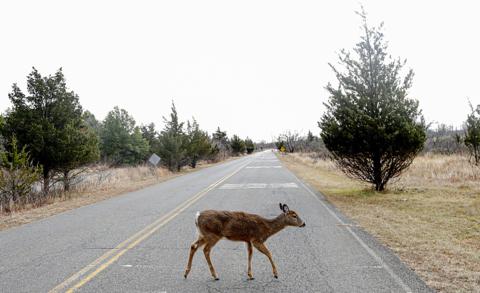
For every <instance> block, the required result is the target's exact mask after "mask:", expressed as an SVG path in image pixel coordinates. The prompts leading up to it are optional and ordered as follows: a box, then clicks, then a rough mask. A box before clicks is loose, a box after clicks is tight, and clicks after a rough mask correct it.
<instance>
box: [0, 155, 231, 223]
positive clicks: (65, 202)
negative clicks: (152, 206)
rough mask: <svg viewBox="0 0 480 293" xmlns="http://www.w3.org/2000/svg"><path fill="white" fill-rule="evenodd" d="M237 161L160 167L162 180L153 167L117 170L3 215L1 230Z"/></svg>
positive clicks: (0, 221) (0, 218) (1, 217)
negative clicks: (177, 168) (176, 169)
mask: <svg viewBox="0 0 480 293" xmlns="http://www.w3.org/2000/svg"><path fill="white" fill-rule="evenodd" d="M234 159H235V158H230V159H227V160H226V161H222V162H219V163H215V164H201V165H197V167H196V168H195V169H192V168H186V169H184V170H182V171H181V172H179V173H171V172H169V171H168V170H166V169H163V168H159V169H158V173H159V174H158V180H157V177H156V175H155V170H154V169H153V168H151V167H146V166H142V167H127V168H118V169H113V170H110V171H109V172H108V177H107V178H106V179H105V180H103V181H102V182H99V180H98V179H97V180H92V181H91V182H87V183H86V184H84V185H82V186H79V187H78V188H76V189H74V190H72V191H71V192H69V193H68V194H64V195H62V196H61V197H59V198H52V199H50V200H49V201H48V202H46V203H44V204H43V205H42V206H40V207H33V206H26V207H24V208H23V209H20V210H18V211H15V212H12V213H8V214H0V231H3V230H7V229H10V228H14V227H18V226H20V225H23V224H27V223H30V222H33V221H37V220H41V219H44V218H47V217H50V216H53V215H56V214H59V213H63V212H66V211H69V210H73V209H76V208H79V207H83V206H86V205H89V204H92V203H96V202H99V201H102V200H106V199H110V198H113V197H117V196H120V195H123V194H126V193H129V192H133V191H137V190H140V189H143V188H147V187H149V186H153V185H156V184H159V183H162V182H165V181H168V180H171V179H174V178H177V177H180V176H183V175H186V174H189V173H191V172H195V171H198V170H202V169H205V168H208V167H211V166H215V165H218V164H222V163H225V162H228V161H231V160H234Z"/></svg>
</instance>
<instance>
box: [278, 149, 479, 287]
mask: <svg viewBox="0 0 480 293" xmlns="http://www.w3.org/2000/svg"><path fill="white" fill-rule="evenodd" d="M278 157H279V159H280V160H281V161H282V163H283V164H284V165H285V166H286V167H287V168H288V169H289V170H290V171H292V172H293V173H295V174H296V175H297V176H298V177H300V178H301V179H302V180H304V181H305V182H307V183H308V184H310V185H311V186H312V187H314V188H315V189H317V190H318V191H319V192H321V193H322V194H323V195H324V196H325V198H326V199H327V200H328V201H329V202H330V203H332V204H334V205H335V206H336V207H337V208H338V209H340V210H341V211H342V212H344V213H345V214H347V215H348V216H349V217H351V218H352V219H354V220H355V221H356V222H357V223H358V224H359V225H360V226H362V227H364V228H365V229H366V230H368V231H369V232H370V233H371V234H372V235H374V236H375V237H376V238H377V239H378V240H379V241H380V242H382V243H383V244H385V245H386V246H387V247H389V248H390V249H391V250H392V251H393V252H394V253H396V254H397V255H398V257H399V258H400V259H402V260H403V262H405V263H406V264H407V265H408V266H410V268H412V269H413V270H415V271H416V272H417V273H418V274H419V275H420V276H421V277H422V278H423V279H424V280H425V281H426V282H427V284H428V285H429V286H431V287H432V288H434V289H435V290H437V291H439V292H480V196H479V194H480V182H478V179H477V178H480V171H479V170H478V168H473V167H471V166H470V165H469V164H468V163H467V162H466V159H465V158H463V157H460V156H458V157H456V156H450V157H442V156H426V157H419V158H417V159H416V160H415V161H414V163H413V164H412V166H411V167H410V169H409V171H408V172H407V173H405V174H404V175H403V176H402V178H401V179H400V180H398V181H397V182H396V183H394V184H392V185H391V186H390V187H389V190H387V191H386V192H381V193H377V192H374V191H372V190H371V189H369V188H368V187H367V186H365V185H363V184H361V183H359V182H356V181H353V180H350V179H348V178H347V177H345V176H344V175H343V174H342V172H341V171H339V170H338V169H337V168H336V167H335V166H334V164H333V163H332V162H330V161H314V160H312V159H310V158H309V157H308V156H307V155H301V154H293V155H288V156H285V157H282V156H281V155H279V156H278Z"/></svg>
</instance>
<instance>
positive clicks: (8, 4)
mask: <svg viewBox="0 0 480 293" xmlns="http://www.w3.org/2000/svg"><path fill="white" fill-rule="evenodd" d="M361 2H362V4H363V6H364V8H365V10H366V12H367V14H368V22H369V25H370V26H378V24H379V23H380V22H382V21H384V22H385V29H384V34H385V40H387V41H388V43H389V49H388V51H387V52H388V53H389V54H391V55H392V57H394V58H398V57H400V58H401V59H407V65H406V67H407V69H408V68H412V69H413V71H414V72H415V77H414V79H413V87H412V88H411V90H410V94H409V97H410V98H413V99H417V100H419V101H420V108H421V109H422V110H423V114H424V116H425V118H426V119H427V121H429V122H432V121H436V122H440V123H445V124H450V125H453V126H457V127H460V126H461V125H462V123H463V121H465V120H466V117H467V114H468V113H469V106H468V100H467V98H469V99H470V100H471V102H472V104H474V105H477V104H480V73H479V72H480V71H479V70H480V57H479V56H480V37H479V36H480V17H479V16H478V12H479V11H480V2H479V1H478V0H471V1H465V0H463V1H462V0H457V1H442V0H440V1H439V0H437V1H424V0H414V1H410V0H402V1H386V0H383V1H374V0H363V1H361ZM359 10H360V5H359V1H357V0H342V1H320V0H316V1H279V0H276V1H261V0H256V1H246V0H242V1H226V0H222V1H204V0H202V1H198V0H196V1H179V0H175V1H172V0H169V1H75V2H74V1H1V2H0V38H1V45H0V52H1V53H0V112H4V111H5V110H6V109H7V108H8V107H10V106H11V103H10V100H9V99H8V93H11V92H12V85H13V84H14V83H17V84H18V86H19V87H20V88H21V89H22V90H23V91H24V93H27V90H26V77H27V75H28V74H29V73H30V72H31V71H32V67H35V68H37V69H38V71H39V72H40V73H41V74H42V76H48V75H53V74H55V72H56V71H57V70H58V69H59V68H60V67H62V68H63V73H64V75H65V77H66V80H67V87H68V88H69V89H70V90H73V91H74V92H75V93H76V94H78V95H79V97H80V103H81V105H82V106H83V108H84V109H86V110H89V111H90V112H92V113H93V114H94V115H95V116H96V118H97V119H99V120H103V119H104V118H105V116H106V115H107V113H108V112H109V111H111V110H112V109H113V107H114V106H118V107H120V108H122V109H125V110H127V111H128V113H129V114H130V115H131V116H133V117H134V119H135V120H136V122H137V125H140V124H148V123H151V122H153V123H155V125H156V129H157V130H161V129H163V127H164V124H163V118H162V116H165V117H169V115H170V113H171V109H170V108H171V104H172V101H174V102H175V105H176V108H177V112H178V115H179V118H180V120H181V121H186V120H191V118H192V116H194V117H195V119H196V120H197V121H198V123H199V124H200V128H202V129H204V130H207V131H208V132H209V133H212V132H214V131H215V130H216V129H217V127H220V128H221V129H222V130H225V131H227V134H228V135H229V137H231V136H232V135H234V134H236V135H239V136H240V137H241V138H246V137H247V136H248V137H250V138H251V139H253V140H254V141H260V140H266V141H271V140H272V137H273V136H276V135H278V134H280V133H282V132H284V131H286V130H292V131H295V130H296V131H303V133H304V134H306V133H307V132H308V130H310V131H312V132H313V133H314V134H316V135H318V133H319V132H320V129H319V128H318V125H317V122H318V121H319V119H320V117H321V115H322V113H323V112H324V111H325V107H324V106H323V102H326V101H327V100H328V93H327V92H326V90H325V89H324V87H325V86H326V85H327V83H328V82H331V83H332V84H334V85H337V81H336V79H335V77H334V75H333V72H332V70H331V68H330V67H329V66H328V63H332V64H337V60H338V59H337V54H336V52H339V51H340V50H341V49H346V50H348V51H353V50H352V49H353V48H354V46H355V44H356V43H357V42H359V40H360V36H361V35H362V31H361V30H360V28H359V27H360V24H361V22H360V21H361V20H360V17H358V16H357V15H356V14H355V11H359Z"/></svg>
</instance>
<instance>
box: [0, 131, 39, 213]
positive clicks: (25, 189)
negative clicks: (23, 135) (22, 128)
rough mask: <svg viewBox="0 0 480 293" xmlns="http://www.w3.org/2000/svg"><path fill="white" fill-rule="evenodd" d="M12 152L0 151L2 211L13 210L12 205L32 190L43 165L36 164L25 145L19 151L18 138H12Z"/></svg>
mask: <svg viewBox="0 0 480 293" xmlns="http://www.w3.org/2000/svg"><path fill="white" fill-rule="evenodd" d="M11 145H12V150H11V152H0V156H1V161H0V211H2V210H4V211H7V212H9V211H11V210H12V206H13V205H14V204H16V203H18V202H20V201H21V200H23V199H25V197H26V196H27V195H28V194H29V193H30V192H31V191H32V189H33V185H34V184H35V182H36V181H37V179H38V177H39V174H41V173H42V172H43V169H42V167H41V166H34V165H33V164H32V161H31V160H30V157H29V155H28V153H27V152H26V151H25V147H24V148H23V149H22V151H21V152H20V153H18V147H17V140H16V138H13V139H12V144H11Z"/></svg>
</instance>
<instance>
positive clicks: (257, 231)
mask: <svg viewBox="0 0 480 293" xmlns="http://www.w3.org/2000/svg"><path fill="white" fill-rule="evenodd" d="M266 221H268V220H267V219H265V218H263V217H260V216H259V215H254V214H248V213H244V212H231V211H216V210H206V211H203V212H200V215H199V216H198V219H197V223H198V228H199V230H200V233H201V234H202V235H204V236H206V235H209V234H214V235H216V236H218V237H225V238H227V239H228V240H233V241H250V240H251V239H252V238H258V237H261V235H264V234H265V232H266V229H268V227H267V225H266ZM257 236H258V237H257ZM264 240H266V239H264Z"/></svg>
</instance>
